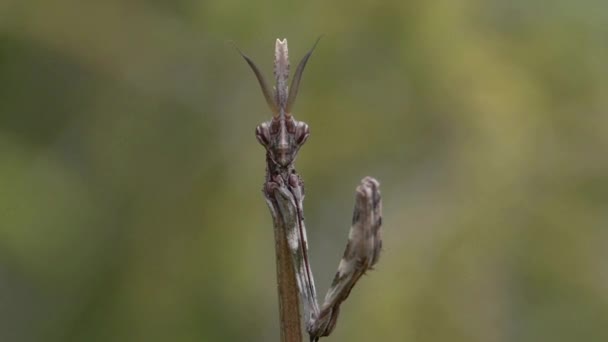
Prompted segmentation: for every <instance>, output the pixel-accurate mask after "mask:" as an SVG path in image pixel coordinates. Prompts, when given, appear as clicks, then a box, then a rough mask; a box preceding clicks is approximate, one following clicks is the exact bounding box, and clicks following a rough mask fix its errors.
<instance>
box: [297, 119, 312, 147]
mask: <svg viewBox="0 0 608 342" xmlns="http://www.w3.org/2000/svg"><path fill="white" fill-rule="evenodd" d="M309 135H310V129H309V128H308V125H307V124H306V123H304V122H298V124H297V125H296V136H295V137H296V142H297V143H298V144H299V145H302V144H304V143H305V142H306V139H308V136H309Z"/></svg>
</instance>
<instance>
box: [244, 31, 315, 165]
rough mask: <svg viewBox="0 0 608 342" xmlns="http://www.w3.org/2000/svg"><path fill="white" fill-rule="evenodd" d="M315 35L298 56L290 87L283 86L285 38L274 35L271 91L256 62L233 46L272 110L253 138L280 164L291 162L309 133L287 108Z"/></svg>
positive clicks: (286, 62)
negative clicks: (301, 56)
mask: <svg viewBox="0 0 608 342" xmlns="http://www.w3.org/2000/svg"><path fill="white" fill-rule="evenodd" d="M319 39H320V38H319ZM319 39H317V41H316V42H315V45H314V46H313V47H312V49H310V51H308V53H307V54H306V55H305V56H304V58H302V60H301V61H300V64H298V67H297V69H296V71H295V73H294V75H293V79H292V80H291V86H290V87H288V86H287V81H288V79H289V55H288V49H287V39H283V40H280V39H277V42H276V45H275V54H274V77H275V80H276V86H275V87H274V91H273V90H272V89H270V88H269V86H268V83H267V82H266V79H265V78H264V75H262V73H261V72H260V70H259V68H258V67H257V65H256V64H255V63H254V62H253V61H252V60H251V59H250V58H249V57H247V56H246V55H244V54H243V53H242V52H241V51H240V50H238V48H237V51H238V52H239V53H240V54H241V56H243V58H245V61H247V64H249V66H250V67H251V69H252V70H253V73H254V74H255V76H256V78H257V79H258V82H259V83H260V88H262V93H263V94H264V98H265V99H266V103H267V104H268V106H269V107H270V110H271V111H272V114H273V116H272V119H271V120H269V121H266V122H264V123H262V124H260V125H258V127H257V128H256V130H255V135H256V138H257V139H258V141H259V142H260V144H262V146H264V148H266V151H267V152H268V155H269V157H270V159H271V160H272V161H273V162H274V163H275V164H277V165H279V166H282V167H287V166H289V165H291V164H292V163H293V161H294V160H295V158H296V155H297V153H298V150H299V149H300V147H301V146H302V145H303V144H304V142H305V141H306V139H307V138H308V135H309V134H310V133H309V129H308V125H307V124H306V123H304V122H301V121H297V120H295V119H294V117H293V115H291V109H292V108H293V105H294V103H295V101H296V96H297V95H298V89H299V87H300V81H301V80H302V73H303V71H304V67H306V63H307V62H308V59H309V58H310V56H311V55H312V52H313V50H314V49H315V46H317V43H318V42H319Z"/></svg>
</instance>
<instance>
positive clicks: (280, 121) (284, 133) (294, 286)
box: [239, 39, 382, 342]
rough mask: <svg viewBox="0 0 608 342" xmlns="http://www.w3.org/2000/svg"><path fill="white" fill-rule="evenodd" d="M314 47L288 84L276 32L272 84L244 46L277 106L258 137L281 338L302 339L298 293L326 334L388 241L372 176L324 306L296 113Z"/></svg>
mask: <svg viewBox="0 0 608 342" xmlns="http://www.w3.org/2000/svg"><path fill="white" fill-rule="evenodd" d="M317 42H318V40H317ZM315 46H316V43H315ZM313 50H314V46H313V48H312V49H311V50H310V51H309V52H308V53H307V54H306V55H305V56H304V58H303V59H302V61H301V62H300V63H299V65H298V67H297V69H296V71H295V73H294V75H293V79H292V83H291V87H290V88H289V87H288V86H287V82H288V78H289V77H288V76H289V56H288V49H287V40H282V41H281V40H278V39H277V42H276V47H275V63H274V76H275V80H276V87H275V90H274V92H273V91H271V90H270V88H269V87H268V84H267V83H266V80H265V79H264V76H263V75H262V73H261V72H260V71H259V69H258V67H257V66H256V65H255V63H254V62H253V61H252V60H251V59H250V58H249V57H247V56H245V55H244V54H243V53H241V55H242V56H243V58H245V60H246V61H247V63H248V64H249V66H250V67H251V68H252V70H253V71H254V73H255V75H256V77H257V79H258V82H259V83H260V87H261V89H262V93H263V94H264V98H265V99H266V102H267V104H268V105H269V107H270V109H271V111H272V113H273V117H272V119H271V120H269V121H266V122H264V123H262V124H260V125H258V127H257V128H256V138H257V139H258V141H259V142H260V144H262V146H264V148H265V149H266V181H265V183H264V188H263V193H264V197H265V199H266V202H267V204H268V207H269V208H270V213H271V215H272V217H273V223H274V229H275V244H276V255H277V282H278V287H279V310H280V315H281V340H282V341H288V342H298V341H301V334H300V319H299V300H298V293H299V297H300V298H301V299H302V301H303V302H304V311H305V317H306V322H307V323H306V330H307V331H308V333H309V335H310V339H311V341H317V340H318V339H319V338H320V337H321V336H328V335H329V334H330V333H331V331H332V330H333V328H334V327H335V325H336V321H337V317H338V313H339V308H340V304H341V303H342V302H343V301H344V300H345V299H346V298H347V297H348V295H349V293H350V291H351V290H352V288H353V286H354V285H355V283H356V282H357V280H358V279H359V278H360V277H361V275H362V274H364V273H365V272H366V271H367V270H368V269H370V268H371V267H372V266H373V265H374V264H375V263H376V261H377V259H378V255H379V253H380V249H381V245H382V242H381V234H380V227H381V211H382V210H381V200H380V192H379V190H378V186H379V183H378V182H377V181H376V180H375V179H373V178H371V177H366V178H364V179H363V180H362V183H361V185H360V186H359V187H358V188H357V197H356V205H355V213H354V217H353V226H352V227H351V232H350V234H349V241H348V245H347V247H346V251H345V252H344V257H343V259H342V261H341V262H340V266H339V267H338V273H337V274H336V277H335V279H334V281H333V283H332V286H331V288H330V290H329V291H328V294H327V296H326V298H325V302H324V304H323V307H322V309H321V310H319V307H318V304H317V295H316V290H315V284H314V279H313V275H312V270H311V267H310V264H309V258H308V242H307V239H306V228H305V226H304V209H303V208H304V207H303V202H304V185H303V182H302V179H301V178H300V176H299V175H298V173H297V172H296V170H295V166H294V164H295V159H296V156H297V153H298V151H299V150H300V148H301V147H302V145H303V144H304V143H305V142H306V139H308V136H309V134H310V132H309V128H308V125H307V124H306V123H304V122H301V121H297V120H296V119H295V118H294V117H293V115H292V114H291V109H292V107H293V104H294V103H295V99H296V96H297V93H298V89H299V85H300V81H301V78H302V73H303V71H304V67H305V66H306V63H307V62H308V59H309V58H310V56H311V54H312V51H313ZM239 53H240V51H239ZM296 312H297V314H296ZM294 315H295V316H297V317H294ZM294 331H297V333H296V332H294Z"/></svg>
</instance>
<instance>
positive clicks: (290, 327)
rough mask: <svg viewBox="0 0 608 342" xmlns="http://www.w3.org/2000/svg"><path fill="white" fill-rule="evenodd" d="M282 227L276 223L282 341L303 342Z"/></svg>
mask: <svg viewBox="0 0 608 342" xmlns="http://www.w3.org/2000/svg"><path fill="white" fill-rule="evenodd" d="M270 205H271V204H270V203H269V206H270ZM271 208H272V207H271ZM271 210H272V209H271ZM282 226H283V224H282V223H281V222H274V241H275V251H276V262H277V289H278V293H279V320H280V324H281V341H283V342H301V341H302V333H301V332H300V327H301V326H302V325H301V320H300V300H299V294H298V285H297V284H296V281H295V280H296V278H295V274H294V270H293V267H291V255H290V252H289V247H288V246H287V239H286V236H285V230H283V229H282V228H281V227H282Z"/></svg>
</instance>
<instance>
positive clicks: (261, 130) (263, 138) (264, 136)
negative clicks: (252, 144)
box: [255, 123, 270, 147]
mask: <svg viewBox="0 0 608 342" xmlns="http://www.w3.org/2000/svg"><path fill="white" fill-rule="evenodd" d="M255 137H256V138H257V139H258V141H259V142H260V144H262V146H264V147H266V146H268V145H269V144H270V132H269V131H268V125H267V124H266V123H263V124H261V125H258V127H256V128H255Z"/></svg>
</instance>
